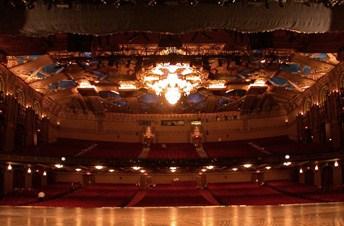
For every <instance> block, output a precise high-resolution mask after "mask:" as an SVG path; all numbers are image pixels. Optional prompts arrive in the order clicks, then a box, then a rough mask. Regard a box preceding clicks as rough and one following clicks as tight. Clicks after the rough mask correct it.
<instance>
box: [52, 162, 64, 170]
mask: <svg viewBox="0 0 344 226" xmlns="http://www.w3.org/2000/svg"><path fill="white" fill-rule="evenodd" d="M54 166H55V167H56V168H57V169H61V168H63V165H62V164H59V163H58V164H55V165H54Z"/></svg>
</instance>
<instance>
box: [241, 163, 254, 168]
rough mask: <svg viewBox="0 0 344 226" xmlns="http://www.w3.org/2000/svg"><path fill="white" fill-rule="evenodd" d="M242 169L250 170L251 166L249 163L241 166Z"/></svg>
mask: <svg viewBox="0 0 344 226" xmlns="http://www.w3.org/2000/svg"><path fill="white" fill-rule="evenodd" d="M242 166H243V167H245V168H246V169H248V168H251V167H252V164H251V163H246V164H244V165H242Z"/></svg>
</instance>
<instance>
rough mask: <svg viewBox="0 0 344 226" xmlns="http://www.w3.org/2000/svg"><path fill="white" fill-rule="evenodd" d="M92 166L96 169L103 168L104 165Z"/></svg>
mask: <svg viewBox="0 0 344 226" xmlns="http://www.w3.org/2000/svg"><path fill="white" fill-rule="evenodd" d="M94 168H96V169H97V170H102V169H104V166H102V165H96V166H94Z"/></svg>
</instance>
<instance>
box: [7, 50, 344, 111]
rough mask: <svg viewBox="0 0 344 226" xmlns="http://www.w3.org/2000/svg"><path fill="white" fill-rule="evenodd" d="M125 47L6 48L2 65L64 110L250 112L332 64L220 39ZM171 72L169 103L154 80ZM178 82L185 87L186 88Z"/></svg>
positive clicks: (271, 105) (286, 100)
mask: <svg viewBox="0 0 344 226" xmlns="http://www.w3.org/2000/svg"><path fill="white" fill-rule="evenodd" d="M196 47H197V48H196ZM192 48H194V49H193V50H192ZM148 50H149V51H148ZM191 50H192V51H193V52H192V51H191ZM126 51H127V52H126V54H125V52H123V51H122V52H120V53H119V52H117V53H114V52H92V53H91V52H49V53H47V54H45V55H30V56H8V57H7V67H8V68H9V69H10V70H11V71H12V72H13V73H14V74H15V75H17V76H18V77H20V78H21V79H22V80H24V81H25V82H26V83H27V84H28V85H29V86H31V87H32V88H34V89H35V90H36V91H37V92H39V93H42V94H43V95H44V97H45V98H49V99H51V100H53V101H54V102H56V103H58V104H60V105H61V106H62V109H64V111H67V112H75V113H87V112H92V113H94V114H97V115H101V114H104V113H106V112H125V113H195V112H220V111H239V112H240V113H241V114H250V113H260V112H271V111H281V112H286V111H289V110H291V109H292V108H293V107H294V103H293V101H292V100H293V98H295V97H296V96H297V95H298V94H300V93H302V92H304V90H306V89H307V88H309V87H311V86H312V85H313V84H314V83H315V82H316V81H317V80H318V79H319V78H321V77H322V76H324V75H325V74H326V73H328V72H329V71H330V70H331V69H333V68H334V67H335V65H336V64H338V61H337V60H336V54H331V53H308V54H306V53H300V52H295V51H291V50H283V49H281V50H264V51H263V50H252V51H232V52H228V51H225V50H224V49H223V45H213V46H210V45H203V46H202V45H199V46H196V45H194V46H193V47H192V46H189V48H188V51H189V52H186V49H185V48H175V47H173V48H157V47H154V46H152V47H149V48H148V47H146V48H144V49H142V46H132V47H130V48H127V49H126ZM150 51H152V52H151V54H149V53H150ZM202 51H203V54H202ZM191 53H193V54H191ZM163 67H165V68H163ZM171 67H172V69H171ZM181 67H184V68H183V69H181ZM185 67H186V68H185ZM173 68H174V69H173ZM171 70H172V71H171ZM171 74H173V76H172V77H174V78H173V79H174V80H172V86H173V87H176V89H178V90H179V91H180V94H181V95H180V98H179V99H178V100H177V101H175V102H176V103H175V104H171V103H169V101H166V100H167V97H166V95H164V92H157V90H156V87H155V88H154V85H153V82H158V81H161V80H163V79H167V80H168V77H169V75H171ZM175 79H177V80H178V84H177V83H176V82H175V81H176V80H175ZM179 83H180V84H184V85H185V84H187V83H190V84H191V83H192V87H191V88H190V87H189V88H188V90H187V91H185V90H184V88H185V87H184V86H183V87H184V88H181V86H179V85H180V84H179ZM190 84H188V85H190ZM159 85H160V88H161V87H162V86H163V85H161V84H159ZM164 87H165V88H164V89H166V90H167V88H168V87H171V84H170V83H168V85H166V84H165V86H164ZM160 88H159V89H160ZM166 90H165V91H166ZM165 93H166V92H165ZM171 95H172V96H173V95H174V94H173V93H172V94H171Z"/></svg>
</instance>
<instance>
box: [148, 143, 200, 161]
mask: <svg viewBox="0 0 344 226" xmlns="http://www.w3.org/2000/svg"><path fill="white" fill-rule="evenodd" d="M148 158H150V159H195V158H199V156H198V154H197V152H196V150H195V147H194V145H193V144H191V143H190V144H188V143H184V144H152V145H151V147H150V150H149V154H148Z"/></svg>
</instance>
